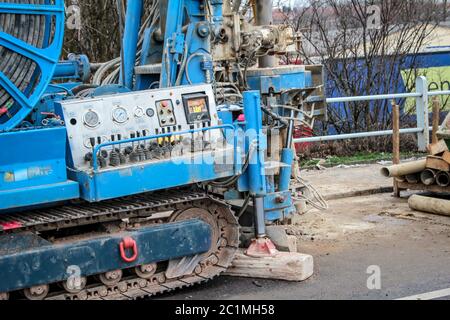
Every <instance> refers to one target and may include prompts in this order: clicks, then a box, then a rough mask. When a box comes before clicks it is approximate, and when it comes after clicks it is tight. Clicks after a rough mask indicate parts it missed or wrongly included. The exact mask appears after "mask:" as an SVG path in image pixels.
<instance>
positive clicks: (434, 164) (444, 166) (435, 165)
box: [427, 156, 450, 172]
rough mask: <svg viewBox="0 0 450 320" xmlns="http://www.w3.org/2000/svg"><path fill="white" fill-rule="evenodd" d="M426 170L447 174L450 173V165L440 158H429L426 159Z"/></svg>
mask: <svg viewBox="0 0 450 320" xmlns="http://www.w3.org/2000/svg"><path fill="white" fill-rule="evenodd" d="M427 168H428V169H434V170H439V171H445V172H448V171H450V164H449V163H447V162H445V161H444V160H443V159H442V158H440V157H433V156H429V157H428V158H427Z"/></svg>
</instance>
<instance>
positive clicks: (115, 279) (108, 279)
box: [98, 270, 123, 287]
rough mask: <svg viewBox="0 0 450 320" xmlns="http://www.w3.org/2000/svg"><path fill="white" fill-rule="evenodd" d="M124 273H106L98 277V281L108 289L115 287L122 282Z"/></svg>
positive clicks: (115, 271) (118, 271) (119, 271)
mask: <svg viewBox="0 0 450 320" xmlns="http://www.w3.org/2000/svg"><path fill="white" fill-rule="evenodd" d="M122 276H123V271H122V270H114V271H109V272H105V273H103V274H100V275H99V276H98V279H99V280H100V281H101V283H103V284H104V285H105V286H107V287H113V286H115V285H116V284H118V283H119V282H120V280H122Z"/></svg>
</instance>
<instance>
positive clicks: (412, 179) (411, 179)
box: [405, 174, 420, 184]
mask: <svg viewBox="0 0 450 320" xmlns="http://www.w3.org/2000/svg"><path fill="white" fill-rule="evenodd" d="M405 178H406V181H407V182H408V183H411V184H417V183H419V181H420V177H419V175H418V174H407V175H406V177H405Z"/></svg>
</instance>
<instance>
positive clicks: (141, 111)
mask: <svg viewBox="0 0 450 320" xmlns="http://www.w3.org/2000/svg"><path fill="white" fill-rule="evenodd" d="M144 113H145V111H144V109H142V108H141V107H136V108H135V109H134V116H135V117H136V118H142V117H143V116H144Z"/></svg>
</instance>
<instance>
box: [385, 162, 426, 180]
mask: <svg viewBox="0 0 450 320" xmlns="http://www.w3.org/2000/svg"><path fill="white" fill-rule="evenodd" d="M426 166H427V160H419V161H413V162H408V163H403V164H398V165H395V166H391V167H384V168H382V169H381V174H382V175H383V176H385V177H386V178H394V177H401V176H407V175H409V174H415V173H420V172H422V171H424V170H425V169H426Z"/></svg>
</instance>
